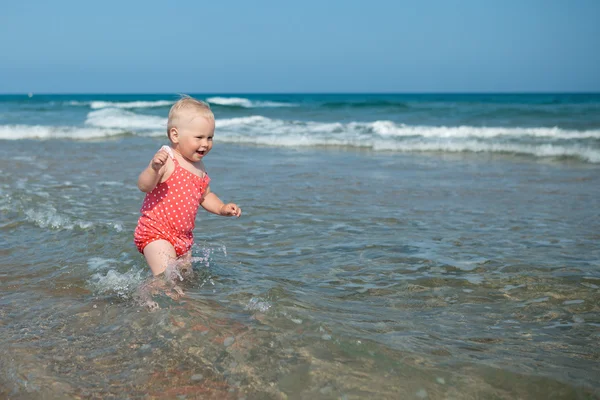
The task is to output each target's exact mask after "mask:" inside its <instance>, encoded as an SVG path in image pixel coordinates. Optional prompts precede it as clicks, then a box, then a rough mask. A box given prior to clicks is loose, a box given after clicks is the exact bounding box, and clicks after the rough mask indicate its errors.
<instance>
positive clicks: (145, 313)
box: [0, 136, 600, 399]
mask: <svg viewBox="0 0 600 400" xmlns="http://www.w3.org/2000/svg"><path fill="white" fill-rule="evenodd" d="M217 139H218V137H217ZM162 144H163V141H162V139H160V138H149V137H130V136H126V137H117V138H115V139H113V140H102V141H81V142H78V141H71V140H46V141H39V140H18V141H4V142H2V146H0V170H1V171H2V174H1V175H0V213H1V214H0V215H1V217H0V256H1V260H2V262H1V263H0V343H1V347H0V394H2V396H6V397H10V398H32V397H34V398H43V397H47V398H70V397H74V398H76V397H84V398H89V397H92V398H96V397H102V398H106V397H111V396H112V397H118V398H127V397H129V398H137V397H144V396H146V397H149V398H177V396H186V398H219V399H222V398H232V399H237V398H247V399H253V398H260V399H263V398H273V399H279V398H286V397H287V398H302V399H304V398H311V399H321V398H322V399H330V398H331V399H334V398H335V399H337V398H341V399H355V398H381V399H395V398H417V399H418V398H434V399H438V398H439V399H446V398H449V399H450V398H460V399H463V398H467V399H468V398H498V399H514V398H528V399H529V398H539V399H546V398H564V399H573V398H598V397H599V396H600V385H599V384H598V379H597V378H598V376H600V375H599V374H600V367H599V365H600V364H599V362H598V361H599V359H600V351H599V348H598V340H599V339H600V329H599V328H600V313H599V307H598V304H599V300H600V246H599V245H598V243H599V240H600V218H599V217H600V173H599V172H600V166H599V165H597V164H590V163H584V162H578V161H573V160H571V161H569V160H563V161H550V160H548V161H544V160H540V159H532V158H527V157H521V156H511V155H506V154H504V155H493V154H454V155H452V154H441V153H430V154H398V153H386V152H372V151H360V150H356V149H347V148H346V149H341V148H333V147H332V148H326V149H316V148H311V147H308V148H302V149H300V150H297V149H289V148H272V147H255V146H251V145H239V144H224V143H219V142H218V141H217V142H216V144H215V147H214V149H213V151H212V152H211V154H210V155H209V156H208V157H207V159H206V164H207V168H208V171H209V174H210V175H211V178H212V180H213V181H212V184H211V187H212V190H213V191H215V192H216V193H217V194H219V196H220V197H221V198H223V199H224V200H226V201H235V202H237V203H238V204H239V205H240V206H241V207H242V209H243V215H242V217H241V218H240V219H226V218H220V217H216V216H212V215H209V214H207V213H206V212H202V211H201V213H200V214H199V217H198V220H197V229H196V232H195V234H196V245H195V247H194V257H195V262H194V270H195V276H194V277H193V278H191V279H188V280H186V281H185V282H183V283H181V286H182V288H183V290H184V292H185V296H184V297H183V298H181V299H172V298H171V297H169V296H166V295H164V294H156V295H154V296H153V299H154V300H155V301H156V302H157V303H158V304H159V306H160V308H159V309H158V310H156V311H154V312H151V311H149V310H148V309H147V308H145V307H144V306H142V305H140V304H139V299H138V296H139V292H140V290H143V287H144V285H145V283H147V282H148V279H149V277H150V272H149V270H148V268H147V267H146V266H145V264H144V260H143V257H142V256H141V255H139V254H138V253H137V251H136V249H135V247H134V246H133V243H132V232H133V229H134V227H135V223H136V221H137V217H138V211H139V208H140V206H141V201H142V194H141V193H140V192H139V191H138V190H137V188H136V186H135V181H136V179H137V174H138V173H139V171H140V170H141V169H142V168H143V167H144V166H145V165H146V163H147V162H148V160H149V159H150V157H151V155H152V154H153V153H154V152H155V151H156V149H158V148H159V147H160V145H162Z"/></svg>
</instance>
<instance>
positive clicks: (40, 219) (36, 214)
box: [24, 206, 94, 230]
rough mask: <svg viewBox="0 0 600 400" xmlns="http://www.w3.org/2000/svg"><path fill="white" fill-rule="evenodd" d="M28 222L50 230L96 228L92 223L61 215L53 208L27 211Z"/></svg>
mask: <svg viewBox="0 0 600 400" xmlns="http://www.w3.org/2000/svg"><path fill="white" fill-rule="evenodd" d="M24 212H25V216H26V218H27V220H28V221H30V222H33V223H34V224H36V225H37V226H39V227H40V228H44V229H45V228H50V229H67V230H72V229H74V228H75V227H78V228H80V229H88V228H91V227H92V226H94V224H92V223H91V222H87V221H73V220H72V219H71V218H69V217H68V216H66V215H62V214H60V213H59V212H58V211H57V210H56V208H54V207H52V206H48V207H46V209H43V210H39V209H35V210H34V209H27V210H25V211H24Z"/></svg>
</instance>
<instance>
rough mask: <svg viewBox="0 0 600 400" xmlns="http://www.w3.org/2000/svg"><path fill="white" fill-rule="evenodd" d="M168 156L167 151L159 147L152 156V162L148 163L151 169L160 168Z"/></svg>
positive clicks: (156, 169)
mask: <svg viewBox="0 0 600 400" xmlns="http://www.w3.org/2000/svg"><path fill="white" fill-rule="evenodd" d="M168 158H169V153H167V152H166V151H165V150H163V149H160V150H159V151H158V152H157V153H156V154H155V155H154V157H153V158H152V162H151V163H150V165H151V166H152V169H153V170H155V171H158V170H160V169H161V168H162V167H163V165H165V163H166V162H167V159H168Z"/></svg>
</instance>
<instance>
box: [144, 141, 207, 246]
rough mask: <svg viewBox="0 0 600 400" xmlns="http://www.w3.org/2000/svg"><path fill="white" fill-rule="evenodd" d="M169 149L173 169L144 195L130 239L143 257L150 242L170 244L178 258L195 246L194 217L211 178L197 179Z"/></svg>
mask: <svg viewBox="0 0 600 400" xmlns="http://www.w3.org/2000/svg"><path fill="white" fill-rule="evenodd" d="M165 147H166V146H165ZM168 150H169V151H168V153H169V154H171V159H172V160H173V162H174V163H175V170H174V171H173V173H172V174H171V176H169V178H168V179H167V180H166V181H164V182H162V183H159V184H158V185H157V186H156V187H155V188H154V189H153V190H152V191H151V192H150V193H148V194H146V198H145V199H144V203H143V204H142V209H141V210H140V212H141V213H142V215H141V217H140V219H139V220H138V224H137V227H136V228H135V233H134V235H133V237H134V243H135V245H136V247H137V248H138V250H139V252H140V253H142V254H143V253H144V248H145V247H146V246H147V245H148V244H149V243H152V242H154V241H155V240H159V239H163V240H166V241H168V242H169V243H171V244H172V245H173V247H174V248H175V252H176V254H177V257H180V256H182V255H184V254H185V253H187V252H188V251H190V249H191V248H192V245H193V244H194V234H193V230H194V227H195V221H196V214H197V213H198V207H199V206H200V202H201V200H202V197H203V196H204V192H205V191H206V188H207V187H208V183H209V182H210V178H209V177H208V175H207V174H206V173H205V174H204V177H199V176H198V175H196V174H193V173H192V172H190V171H188V170H186V169H185V168H183V167H182V166H181V165H179V163H178V162H177V160H176V159H175V157H173V154H172V153H171V151H170V150H171V149H170V148H168Z"/></svg>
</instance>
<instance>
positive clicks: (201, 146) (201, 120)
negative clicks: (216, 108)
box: [176, 115, 215, 162]
mask: <svg viewBox="0 0 600 400" xmlns="http://www.w3.org/2000/svg"><path fill="white" fill-rule="evenodd" d="M177 132H178V135H177V143H176V145H177V149H178V150H179V152H180V153H181V155H182V156H183V157H185V158H186V159H187V160H188V161H191V162H197V161H200V160H202V158H204V156H206V155H207V154H208V152H209V151H210V150H211V149H212V146H213V136H214V135H215V121H214V120H213V119H212V118H207V117H204V116H201V115H197V116H192V117H191V118H190V119H189V120H187V121H185V122H184V123H182V124H181V125H180V126H179V127H178V128H177Z"/></svg>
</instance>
